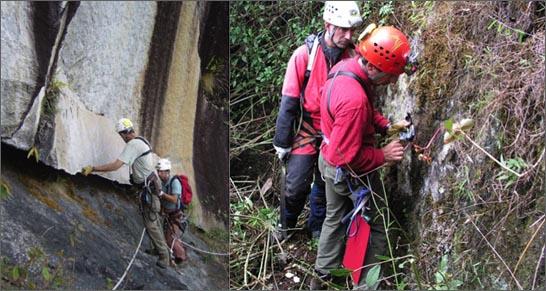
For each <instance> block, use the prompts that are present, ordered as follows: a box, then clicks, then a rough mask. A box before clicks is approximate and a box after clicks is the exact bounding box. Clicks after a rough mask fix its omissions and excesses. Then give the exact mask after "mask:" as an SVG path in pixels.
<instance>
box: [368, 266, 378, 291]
mask: <svg viewBox="0 0 546 291" xmlns="http://www.w3.org/2000/svg"><path fill="white" fill-rule="evenodd" d="M379 274H381V265H375V266H373V267H372V268H371V269H370V270H369V271H368V274H367V275H366V285H367V286H368V288H370V289H372V290H375V289H377V286H378V285H379Z"/></svg>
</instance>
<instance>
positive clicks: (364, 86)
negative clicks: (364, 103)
mask: <svg viewBox="0 0 546 291" xmlns="http://www.w3.org/2000/svg"><path fill="white" fill-rule="evenodd" d="M338 75H341V76H346V77H349V78H352V79H354V80H356V81H357V82H358V83H359V84H360V86H361V87H362V89H363V90H364V92H366V95H369V92H370V87H369V86H368V84H367V83H366V82H364V80H362V78H360V77H359V76H358V75H357V74H355V73H353V72H349V71H343V68H341V69H339V70H338V71H337V72H335V73H333V74H328V78H327V80H329V79H332V82H331V83H330V87H329V88H328V96H327V97H326V109H327V110H328V115H329V116H330V119H332V120H334V115H333V114H332V111H331V110H330V99H331V96H332V87H333V85H334V81H335V79H336V78H337V76H338Z"/></svg>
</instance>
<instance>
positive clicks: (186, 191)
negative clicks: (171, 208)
mask: <svg viewBox="0 0 546 291" xmlns="http://www.w3.org/2000/svg"><path fill="white" fill-rule="evenodd" d="M175 179H177V180H178V181H179V182H180V185H182V194H180V200H178V205H177V208H178V209H181V208H182V205H184V206H187V205H189V204H190V203H191V199H192V195H193V192H192V190H191V186H190V183H189V181H188V177H186V176H185V175H182V174H179V175H174V176H173V179H171V185H169V189H172V183H173V181H174V180H175ZM180 202H182V203H180Z"/></svg>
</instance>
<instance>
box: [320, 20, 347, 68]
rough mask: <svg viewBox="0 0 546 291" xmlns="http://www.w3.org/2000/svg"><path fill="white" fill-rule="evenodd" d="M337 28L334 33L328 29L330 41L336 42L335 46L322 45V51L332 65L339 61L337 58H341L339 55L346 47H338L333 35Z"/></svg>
mask: <svg viewBox="0 0 546 291" xmlns="http://www.w3.org/2000/svg"><path fill="white" fill-rule="evenodd" d="M336 29H337V27H334V29H333V32H332V33H330V32H329V31H326V32H327V33H328V34H329V38H330V42H331V43H332V44H334V46H333V47H329V46H328V45H323V46H322V51H323V52H324V55H325V56H326V58H327V59H328V62H329V63H330V65H331V66H332V65H333V64H335V63H336V62H337V60H338V59H339V56H340V55H341V54H342V53H343V51H344V50H345V49H344V48H341V47H338V46H337V45H336V43H335V42H334V39H333V37H334V34H335V32H336ZM324 37H325V38H326V37H328V36H326V35H325V36H324Z"/></svg>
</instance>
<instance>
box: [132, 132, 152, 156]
mask: <svg viewBox="0 0 546 291" xmlns="http://www.w3.org/2000/svg"><path fill="white" fill-rule="evenodd" d="M135 138H136V139H138V140H141V141H142V142H143V143H145V144H146V145H147V146H148V148H149V150H147V151H145V152H143V153H142V154H141V155H140V156H138V157H137V158H136V159H139V158H141V157H143V156H145V155H147V154H149V153H151V152H152V146H151V145H150V143H149V142H148V141H147V140H146V139H145V138H143V137H142V136H137V137H135ZM136 159H135V160H136Z"/></svg>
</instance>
